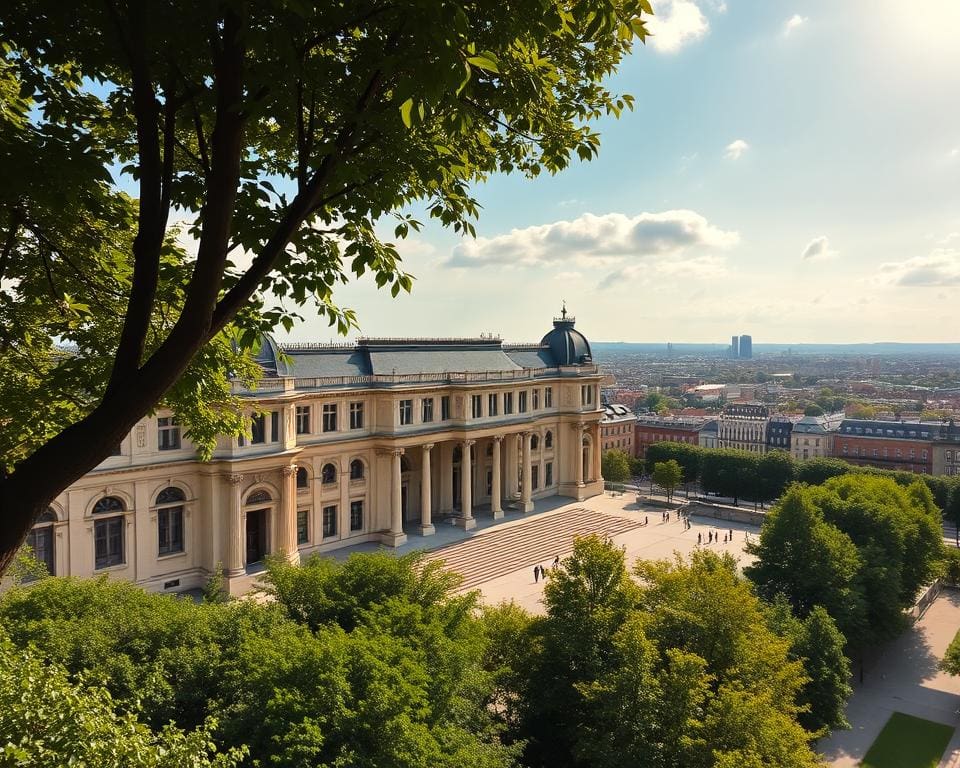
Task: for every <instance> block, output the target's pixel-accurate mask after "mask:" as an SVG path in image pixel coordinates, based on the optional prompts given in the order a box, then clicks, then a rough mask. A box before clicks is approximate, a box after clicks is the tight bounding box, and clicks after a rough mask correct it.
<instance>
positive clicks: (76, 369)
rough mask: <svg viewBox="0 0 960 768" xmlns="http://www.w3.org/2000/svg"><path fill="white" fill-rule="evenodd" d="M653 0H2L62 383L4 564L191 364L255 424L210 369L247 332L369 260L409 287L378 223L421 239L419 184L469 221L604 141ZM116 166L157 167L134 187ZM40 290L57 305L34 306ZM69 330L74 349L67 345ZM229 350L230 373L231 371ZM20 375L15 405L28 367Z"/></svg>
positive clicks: (322, 294) (25, 323) (190, 388)
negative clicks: (187, 253) (490, 188)
mask: <svg viewBox="0 0 960 768" xmlns="http://www.w3.org/2000/svg"><path fill="white" fill-rule="evenodd" d="M651 12H652V10H651V8H650V4H649V2H648V1H647V0H586V2H582V3H578V4H575V5H572V6H559V5H556V6H553V5H551V6H548V7H547V8H546V10H545V9H544V6H543V4H542V3H541V2H539V0H518V2H517V3H514V4H512V5H511V6H510V8H509V11H506V10H505V9H504V8H503V7H501V6H497V5H495V4H494V5H484V6H478V5H470V6H463V5H458V4H450V3H439V4H438V3H426V4H424V3H422V2H399V3H392V4H388V5H383V4H377V3H375V2H368V1H367V0H358V2H350V3H332V2H325V1H323V0H318V1H317V2H308V3H303V2H300V3H288V2H281V0H264V2H257V3H241V2H231V1H227V0H224V1H223V2H214V3H175V4H156V3H128V4H122V5H119V6H118V5H116V4H103V5H98V4H81V5H69V4H63V3H56V2H46V3H43V5H42V8H41V10H40V11H39V12H38V8H37V4H36V2H34V1H33V0H11V1H10V2H7V3H5V4H4V6H3V11H2V15H0V42H2V43H3V46H4V51H5V52H6V53H5V55H4V59H3V67H2V69H0V92H2V96H3V100H2V101H3V104H4V110H3V116H2V119H0V131H2V136H0V147H2V149H0V152H2V153H3V155H2V157H0V162H2V165H3V167H4V170H5V178H6V179H7V180H8V181H10V182H11V183H6V184H4V185H3V189H2V191H0V232H2V235H0V279H3V281H4V282H3V285H4V288H3V295H4V299H3V318H2V322H0V327H3V328H4V329H9V333H7V334H6V335H5V338H4V340H3V341H4V343H3V345H2V350H3V356H4V357H5V358H7V356H18V357H19V358H21V359H22V358H27V359H31V355H32V352H33V351H34V350H35V349H36V348H37V346H39V347H41V348H42V350H43V353H44V354H43V356H42V362H41V363H40V365H39V366H38V370H39V372H38V373H37V374H36V375H35V376H33V377H32V378H30V377H28V378H26V379H23V380H22V381H21V384H22V390H21V391H23V392H25V393H26V394H25V397H26V399H27V400H28V401H33V402H41V403H44V404H45V405H46V406H48V407H44V408H42V409H40V410H42V411H44V412H45V417H44V419H43V420H42V425H41V426H42V428H38V429H37V430H35V431H33V432H30V433H28V434H27V437H28V438H29V444H27V445H24V446H19V447H18V449H17V451H16V452H14V454H13V456H9V455H8V453H7V452H6V451H5V453H4V455H3V463H4V465H5V469H4V473H3V474H2V475H0V515H2V516H3V519H4V521H5V524H4V526H3V527H2V529H0V572H2V571H4V570H5V569H6V567H7V566H8V565H9V563H10V561H11V559H12V557H13V555H14V553H15V552H16V550H17V548H18V547H19V545H20V544H21V543H22V542H23V540H24V538H25V536H26V534H27V532H28V531H29V529H30V527H31V525H32V523H33V520H34V519H35V518H36V516H37V515H39V514H40V513H41V512H42V511H43V509H44V508H45V507H46V505H47V504H48V503H49V501H50V500H51V499H52V498H53V497H54V496H55V495H56V494H57V493H59V492H60V491H61V490H63V489H64V488H66V487H67V486H69V485H70V483H72V482H74V481H76V480H77V479H78V478H80V477H81V476H82V475H83V474H85V473H86V472H88V471H89V470H91V469H92V468H94V467H95V466H96V465H97V464H98V463H99V462H100V461H102V460H103V459H104V458H105V457H106V456H108V455H109V454H110V451H111V450H112V448H113V447H114V446H115V445H117V444H118V443H119V442H120V440H121V439H122V438H123V437H124V436H125V435H126V434H128V433H129V431H130V429H131V428H132V427H133V426H134V424H135V423H136V422H137V420H138V419H140V418H141V417H143V416H144V415H146V414H147V413H148V412H150V411H151V409H153V408H155V407H156V406H157V405H158V404H160V403H161V400H162V398H163V397H164V396H165V395H166V394H167V393H168V392H170V391H171V389H178V396H177V397H173V398H172V401H173V402H174V404H175V405H176V409H177V413H178V415H179V416H180V417H181V418H182V419H183V420H184V423H186V424H187V425H188V428H189V429H190V431H191V434H194V435H195V436H196V437H198V438H199V442H200V444H201V445H202V444H203V443H204V440H206V441H207V445H208V446H209V445H210V442H211V441H212V436H213V434H215V432H216V429H214V427H216V426H218V425H224V426H232V428H233V431H234V433H236V432H238V431H239V428H240V423H241V422H240V416H239V414H237V413H235V412H234V413H233V414H232V416H231V414H230V412H229V409H228V412H227V413H226V414H225V415H218V414H217V413H216V412H215V411H214V412H211V411H210V410H209V409H206V410H205V409H204V408H202V407H201V403H203V402H204V401H205V400H207V399H209V398H205V397H204V395H205V394H207V392H204V388H203V386H198V384H203V383H204V382H206V381H207V380H206V379H205V378H204V375H203V374H204V373H206V374H208V375H209V374H210V372H211V371H213V370H218V366H217V365H216V364H217V363H220V364H222V363H224V362H226V361H228V360H229V359H230V356H231V355H233V350H234V346H233V344H232V343H231V342H233V341H235V342H236V343H237V345H238V347H237V349H239V350H241V351H242V350H244V349H251V348H253V347H254V346H255V344H256V339H257V337H258V334H259V333H261V332H262V331H265V330H268V329H270V328H273V327H275V326H278V325H283V326H284V327H287V328H289V327H290V326H291V325H292V323H293V322H294V319H295V318H296V314H295V310H294V309H293V308H294V307H297V306H303V305H305V304H310V303H312V304H313V306H314V310H313V311H316V312H318V313H319V314H320V315H321V316H324V317H326V318H327V319H328V320H329V321H330V323H331V324H333V325H337V327H338V329H339V330H341V331H346V330H347V329H348V328H349V327H351V326H352V325H354V324H355V317H354V315H353V313H352V312H350V311H349V310H347V309H341V308H339V307H337V306H336V304H335V303H334V300H333V297H332V289H333V287H334V286H335V285H337V284H338V283H341V282H344V281H346V280H347V277H348V274H350V273H352V274H355V275H361V274H363V273H365V272H367V271H369V272H371V273H372V274H373V276H374V279H375V280H376V283H377V285H378V286H381V287H387V286H389V287H390V290H391V292H392V293H393V294H394V295H396V294H397V293H399V291H401V290H409V289H410V288H411V285H412V278H411V276H410V275H407V274H406V273H405V272H403V271H402V269H401V267H400V265H399V257H398V255H397V251H396V248H395V247H394V245H392V244H390V243H384V242H382V241H381V240H380V238H379V237H378V235H377V232H376V230H375V227H376V225H377V223H378V222H381V221H382V220H383V219H384V218H385V217H390V216H395V217H396V219H397V221H396V228H395V230H394V236H395V237H396V238H402V237H404V236H406V235H407V234H408V233H409V231H410V230H411V229H416V228H417V227H418V226H419V223H418V222H417V221H416V220H415V219H414V218H413V217H412V216H411V215H410V214H409V213H408V212H407V211H409V209H410V207H411V206H413V205H414V204H423V205H424V206H425V207H426V209H427V210H428V211H429V215H430V217H431V218H436V219H438V220H439V221H440V222H441V223H442V224H444V225H445V226H450V227H452V228H453V229H454V230H455V231H458V232H466V233H473V232H474V227H473V224H472V219H473V218H474V217H475V216H476V214H477V212H478V205H477V203H476V201H475V200H474V199H473V197H472V196H471V194H470V185H471V184H472V183H474V182H477V181H480V180H482V179H485V178H487V177H488V176H489V175H490V174H493V173H496V172H511V171H521V172H523V173H525V174H527V175H529V176H535V175H537V174H539V173H541V172H543V171H546V172H550V173H556V172H558V171H560V170H562V169H564V168H565V167H566V166H567V165H569V163H570V161H571V158H572V157H574V156H576V157H578V158H580V159H583V160H588V159H590V158H592V157H593V156H594V155H595V154H596V153H597V151H598V145H599V138H598V136H597V134H596V132H595V131H593V130H592V129H591V127H590V125H589V123H590V121H591V120H593V119H595V118H598V117H600V116H601V115H604V114H613V115H618V114H620V112H621V111H622V110H623V109H625V108H629V107H630V106H631V105H632V99H631V98H630V97H628V96H622V97H618V96H616V95H615V94H613V93H611V92H610V91H609V90H608V89H607V88H606V87H604V86H603V84H602V81H603V79H604V78H605V77H607V76H608V75H610V74H611V73H612V72H613V71H614V70H615V69H616V67H617V65H618V64H619V62H620V61H621V60H622V58H623V57H624V56H625V55H627V54H628V53H629V52H630V50H631V47H632V44H633V42H634V40H635V39H640V40H643V39H644V38H645V35H646V29H645V26H644V20H643V19H642V18H641V14H650V13H651ZM115 167H121V168H122V169H123V172H127V173H129V174H130V175H131V176H132V177H133V179H134V180H135V181H136V182H137V184H138V187H139V189H138V199H137V201H136V203H135V204H131V203H130V201H125V200H124V199H123V198H122V195H120V194H119V193H118V192H116V191H115V189H114V187H113V186H112V183H111V182H112V179H111V173H110V172H111V170H112V169H114V168H115ZM173 211H175V212H176V215H183V216H185V217H186V218H187V219H188V222H189V223H188V227H189V231H190V234H191V235H192V236H193V237H194V238H195V239H196V241H197V243H198V246H197V253H196V256H195V257H193V258H192V259H190V260H189V261H188V262H184V261H183V259H182V258H179V259H178V258H177V257H175V256H171V251H172V250H175V249H172V247H171V231H170V226H169V223H170V217H171V212H173ZM65 212H66V215H65V216H64V217H63V218H64V221H63V222H59V221H58V217H59V216H61V214H64V213H65ZM124 232H130V233H135V234H133V237H132V242H128V241H126V240H124V238H123V233H124ZM234 252H237V253H245V254H246V258H245V259H243V260H241V259H236V261H231V254H233V253H234ZM121 255H122V257H121ZM241 264H247V265H248V266H241ZM67 274H72V275H73V278H72V280H73V283H74V284H76V290H75V289H74V288H73V284H71V288H70V292H68V290H67V289H66V288H65V287H64V284H63V283H62V282H61V280H62V279H63V276H64V275H67ZM104 296H109V297H110V298H109V300H104ZM44 302H46V303H47V304H50V305H53V306H54V307H56V308H57V311H59V312H60V314H61V315H62V317H63V322H62V323H60V325H59V326H55V323H54V319H51V317H50V316H49V315H46V316H44V317H42V318H40V319H39V321H38V320H37V318H36V317H35V315H36V313H37V311H38V307H42V306H43V303H44ZM268 303H270V304H274V306H272V307H270V308H267V305H268ZM158 317H161V318H165V319H166V323H165V324H160V325H158V324H157V323H156V322H155V321H156V319H157V318H158ZM54 327H59V331H57V332H56V333H54V332H52V328H54ZM232 329H236V330H235V331H233V330H232ZM37 330H39V333H36V332H35V331H37ZM101 335H102V336H103V339H102V340H101ZM53 337H56V338H57V339H59V340H61V341H62V342H64V343H67V344H70V345H72V349H71V350H70V352H69V353H63V352H57V351H56V350H53V351H51V349H50V348H51V345H52V342H51V338H53ZM205 354H209V355H210V357H209V358H208V359H207V361H208V363H209V364H208V365H206V366H201V367H200V369H199V370H195V372H194V374H193V375H191V373H190V370H191V369H190V366H191V363H193V362H195V361H196V360H197V359H198V356H201V357H202V356H203V355H205ZM7 359H12V358H7ZM0 367H2V368H3V369H4V371H9V370H11V369H14V368H15V365H13V364H12V363H8V362H7V361H6V360H5V361H4V362H3V363H0ZM32 370H33V369H32ZM219 370H220V377H221V378H219V379H217V380H215V381H214V382H213V383H212V384H210V385H209V388H210V389H213V390H221V391H223V389H224V386H225V382H226V372H227V371H228V370H229V367H228V366H226V365H220V366H219ZM3 378H4V377H3V376H0V379H3ZM53 381H56V382H58V385H57V387H56V388H52V387H50V386H49V382H53ZM207 383H208V384H209V382H207ZM60 384H62V385H63V386H62V387H61V386H60ZM45 388H46V389H45ZM41 390H42V391H41ZM191 392H193V393H194V396H193V398H192V399H191V397H190V396H189V393H191ZM3 393H4V394H5V395H6V396H10V395H11V393H12V395H13V398H12V399H10V400H5V401H3V408H2V411H3V413H4V414H9V413H13V412H14V409H13V408H12V407H11V406H15V405H16V404H17V403H19V402H20V401H19V400H17V399H16V397H17V390H16V389H4V390H3ZM61 393H62V394H61ZM76 395H80V396H79V397H76ZM5 431H6V430H5Z"/></svg>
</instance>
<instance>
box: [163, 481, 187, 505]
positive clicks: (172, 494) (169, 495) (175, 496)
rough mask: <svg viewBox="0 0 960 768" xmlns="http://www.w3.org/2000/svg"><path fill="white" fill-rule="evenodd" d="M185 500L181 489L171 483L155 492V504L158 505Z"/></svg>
mask: <svg viewBox="0 0 960 768" xmlns="http://www.w3.org/2000/svg"><path fill="white" fill-rule="evenodd" d="M186 500H187V497H186V496H185V495H184V493H183V491H181V490H180V489H179V488H175V487H173V486H172V485H171V486H168V487H166V488H164V489H163V490H162V491H160V493H158V494H157V503H156V505H157V506H158V507H159V506H160V505H161V504H176V503H178V502H184V501H186Z"/></svg>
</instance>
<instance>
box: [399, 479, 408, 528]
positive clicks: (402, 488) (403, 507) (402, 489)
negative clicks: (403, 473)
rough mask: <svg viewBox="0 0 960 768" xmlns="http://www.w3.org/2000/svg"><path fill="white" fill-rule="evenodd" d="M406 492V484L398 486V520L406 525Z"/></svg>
mask: <svg viewBox="0 0 960 768" xmlns="http://www.w3.org/2000/svg"><path fill="white" fill-rule="evenodd" d="M407 490H408V486H407V484H406V483H404V484H403V485H401V486H400V518H401V519H402V520H403V524H404V525H406V524H407Z"/></svg>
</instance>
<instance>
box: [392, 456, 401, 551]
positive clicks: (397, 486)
mask: <svg viewBox="0 0 960 768" xmlns="http://www.w3.org/2000/svg"><path fill="white" fill-rule="evenodd" d="M390 453H391V462H392V465H391V472H390V533H391V534H392V535H393V536H402V535H403V501H402V499H401V491H402V488H403V478H402V477H401V474H400V472H401V467H400V457H401V456H403V448H395V449H393V450H392V451H391V452H390Z"/></svg>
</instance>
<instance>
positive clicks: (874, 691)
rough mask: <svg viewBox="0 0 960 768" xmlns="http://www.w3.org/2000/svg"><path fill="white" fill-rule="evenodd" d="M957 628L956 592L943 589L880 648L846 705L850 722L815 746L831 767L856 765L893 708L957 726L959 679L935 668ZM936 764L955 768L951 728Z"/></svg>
mask: <svg viewBox="0 0 960 768" xmlns="http://www.w3.org/2000/svg"><path fill="white" fill-rule="evenodd" d="M958 628H960V592H957V591H954V590H947V591H945V592H944V593H943V594H941V596H940V597H939V598H937V600H936V601H934V603H933V604H932V605H931V606H930V607H929V608H928V609H927V611H926V613H924V615H923V616H922V617H921V619H920V620H919V621H918V622H917V623H916V624H915V625H914V626H913V627H911V628H910V630H909V631H907V632H905V633H904V634H903V635H901V636H900V637H899V638H898V639H897V640H895V641H894V642H893V643H891V644H890V645H889V646H888V647H887V648H886V649H885V650H884V652H883V655H882V656H881V658H880V660H879V661H878V662H877V663H876V664H875V665H874V667H873V669H871V670H870V671H869V672H868V673H867V675H866V678H865V680H864V683H863V685H859V684H858V685H856V687H855V690H854V694H853V696H852V697H851V699H850V702H849V704H848V705H847V719H848V720H849V721H850V724H851V725H852V726H853V727H852V728H851V729H850V730H849V731H837V732H836V733H834V734H833V735H832V736H831V737H830V738H829V739H825V740H824V741H823V742H821V744H820V745H819V750H820V752H821V753H822V754H823V755H824V756H825V757H826V758H827V761H828V763H829V764H830V765H831V766H833V768H855V766H858V765H859V764H860V760H861V759H862V758H863V756H864V755H865V754H866V752H867V750H868V749H869V748H870V745H871V744H872V743H873V741H874V739H876V737H877V734H879V733H880V729H881V728H883V725H884V723H886V722H887V719H888V718H889V717H890V715H891V713H893V712H903V713H905V714H908V715H914V716H916V717H922V718H925V719H926V720H933V721H934V722H938V723H946V724H947V725H952V726H954V727H958V726H960V717H958V709H960V678H958V677H953V676H952V675H948V674H946V673H945V672H941V671H940V670H939V669H938V668H937V664H938V662H939V660H940V659H941V658H943V654H944V651H946V649H947V646H948V645H949V644H950V641H951V640H952V639H953V636H954V635H955V634H956V632H957V629H958ZM940 768H960V732H956V733H954V735H953V739H952V740H951V741H950V744H949V746H948V747H947V750H946V752H945V754H944V757H943V760H941V762H940Z"/></svg>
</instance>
